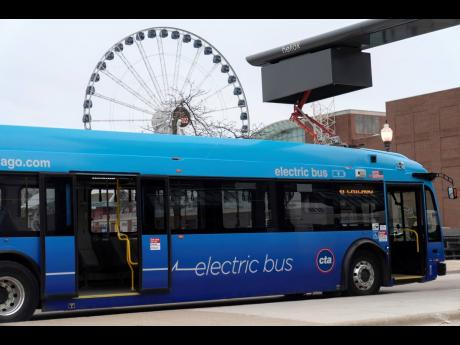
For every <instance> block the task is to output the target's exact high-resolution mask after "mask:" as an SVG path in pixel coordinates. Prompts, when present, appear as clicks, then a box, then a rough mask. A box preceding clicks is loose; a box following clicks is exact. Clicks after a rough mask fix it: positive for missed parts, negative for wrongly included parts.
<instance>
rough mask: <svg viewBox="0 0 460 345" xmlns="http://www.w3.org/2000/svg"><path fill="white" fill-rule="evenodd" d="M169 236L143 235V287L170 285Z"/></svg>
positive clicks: (155, 287) (154, 287) (161, 287)
mask: <svg viewBox="0 0 460 345" xmlns="http://www.w3.org/2000/svg"><path fill="white" fill-rule="evenodd" d="M168 275H169V273H168V236H167V235H144V236H142V289H163V288H167V287H168Z"/></svg>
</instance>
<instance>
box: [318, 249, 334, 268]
mask: <svg viewBox="0 0 460 345" xmlns="http://www.w3.org/2000/svg"><path fill="white" fill-rule="evenodd" d="M334 265H335V256H334V253H333V252H332V250H330V249H328V248H323V249H320V250H319V251H318V254H316V268H318V270H319V271H320V272H322V273H329V272H331V271H332V269H333V268H334Z"/></svg>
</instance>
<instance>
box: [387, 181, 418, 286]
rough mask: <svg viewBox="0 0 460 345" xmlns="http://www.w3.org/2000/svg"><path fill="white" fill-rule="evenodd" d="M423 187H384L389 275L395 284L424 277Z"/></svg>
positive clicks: (405, 185) (414, 185)
mask: <svg viewBox="0 0 460 345" xmlns="http://www.w3.org/2000/svg"><path fill="white" fill-rule="evenodd" d="M422 193H423V184H418V183H417V184H389V185H387V205H388V234H389V245H390V261H391V274H392V277H393V279H394V281H395V282H396V283H409V282H414V281H422V280H423V279H424V277H425V275H426V258H427V255H426V253H427V248H426V231H425V225H424V224H425V217H424V214H423V212H422V210H423V198H422V196H423V194H422Z"/></svg>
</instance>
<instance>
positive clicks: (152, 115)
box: [83, 27, 250, 138]
mask: <svg viewBox="0 0 460 345" xmlns="http://www.w3.org/2000/svg"><path fill="white" fill-rule="evenodd" d="M83 124H84V127H85V128H86V129H100V130H122V131H126V130H128V131H140V132H154V133H169V134H182V135H197V136H217V137H237V138H239V137H242V138H244V137H247V136H248V135H249V133H250V121H249V110H248V104H247V101H246V97H245V94H244V90H243V86H242V85H241V82H240V80H239V79H238V76H237V74H236V72H235V71H234V69H233V68H232V66H231V65H230V63H229V62H228V60H226V59H225V57H224V56H223V55H222V54H221V53H220V52H219V51H218V50H217V49H216V48H215V47H214V46H213V45H211V44H210V43H209V42H207V41H206V40H204V39H203V38H201V37H199V36H197V35H195V34H193V33H191V32H188V31H185V30H182V29H177V28H171V27H153V28H149V29H145V30H141V31H138V32H135V33H133V34H131V35H129V36H127V37H125V38H123V39H122V40H120V41H118V42H117V43H115V44H114V45H113V46H111V47H110V49H109V50H108V51H107V52H106V53H105V54H104V55H103V56H102V57H101V59H100V60H99V61H98V62H97V64H96V67H95V68H94V71H93V72H92V73H91V76H90V79H89V82H88V85H87V87H86V90H85V97H84V102H83Z"/></svg>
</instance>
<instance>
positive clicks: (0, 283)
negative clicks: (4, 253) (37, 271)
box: [0, 261, 39, 323]
mask: <svg viewBox="0 0 460 345" xmlns="http://www.w3.org/2000/svg"><path fill="white" fill-rule="evenodd" d="M38 299H39V288H38V283H37V280H36V279H35V276H34V275H33V274H32V272H30V271H29V270H28V269H27V268H26V267H24V266H23V265H20V264H18V263H16V262H13V261H1V262H0V323H3V322H15V321H24V320H28V319H30V317H31V316H32V314H33V313H34V311H35V309H36V307H37V304H38Z"/></svg>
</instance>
